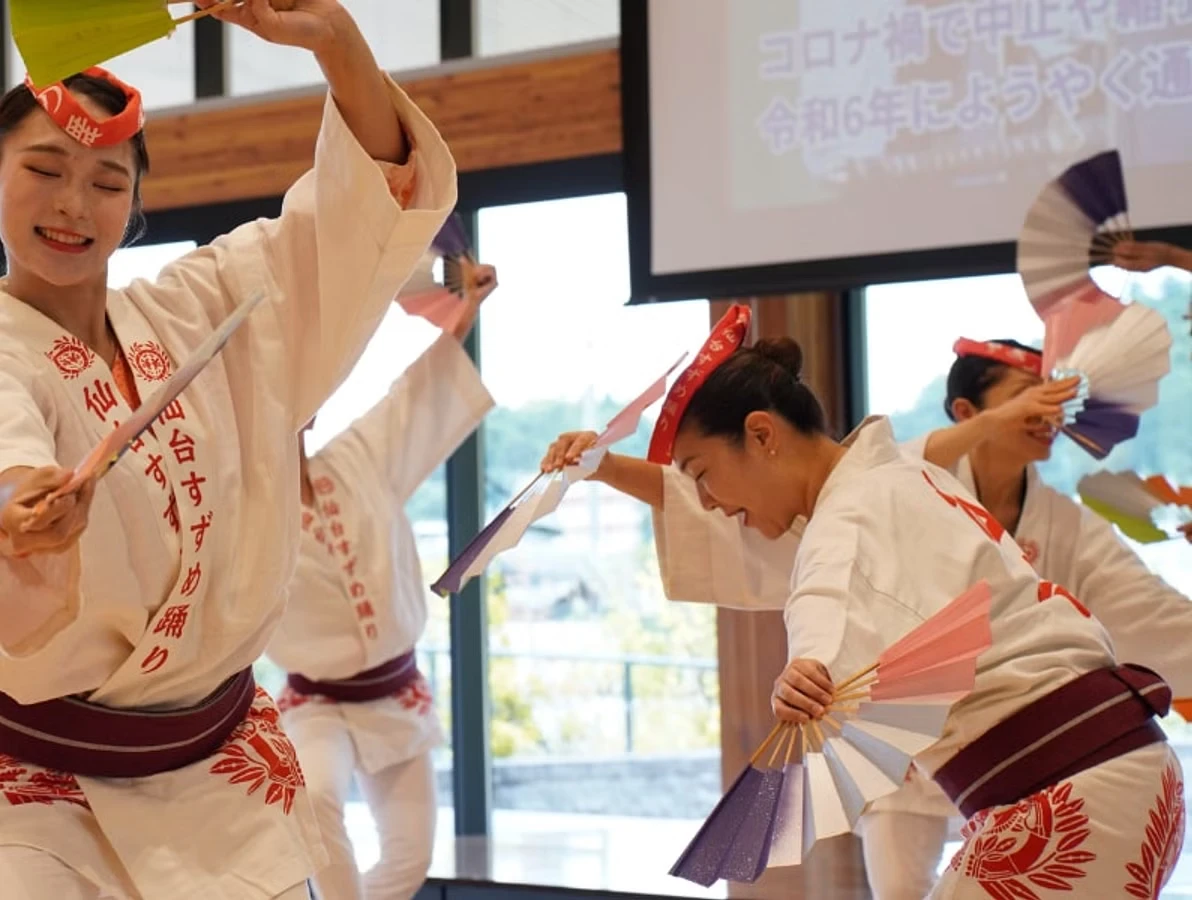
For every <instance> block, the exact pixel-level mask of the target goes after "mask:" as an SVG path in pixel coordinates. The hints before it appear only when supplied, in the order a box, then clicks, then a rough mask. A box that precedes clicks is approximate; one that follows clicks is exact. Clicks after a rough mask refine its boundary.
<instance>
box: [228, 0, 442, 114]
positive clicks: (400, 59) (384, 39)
mask: <svg viewBox="0 0 1192 900" xmlns="http://www.w3.org/2000/svg"><path fill="white" fill-rule="evenodd" d="M342 3H343V5H344V6H345V7H346V8H347V9H348V10H349V11H350V12H351V13H352V16H353V17H354V18H355V19H356V24H357V25H359V26H360V31H361V32H362V33H363V34H364V37H365V39H367V41H368V43H369V46H371V47H372V51H373V53H374V54H375V55H376V57H377V62H378V63H379V64H380V66H381V68H383V69H386V70H387V71H391V72H394V71H404V70H408V69H417V68H421V67H423V66H432V65H435V64H436V63H438V62H439V0H342ZM226 34H227V41H228V52H229V54H230V61H229V79H228V93H229V94H232V95H236V96H241V95H244V94H259V93H265V92H267V91H278V90H284V89H287V88H295V87H306V86H309V85H315V84H322V83H323V73H322V71H321V70H320V69H319V64H318V63H317V62H316V61H315V58H314V55H313V54H311V53H310V52H309V51H306V50H302V49H299V48H297V47H282V46H279V45H277V44H270V43H268V42H267V41H263V40H261V39H260V38H258V37H257V36H256V35H254V34H252V33H251V32H249V31H246V30H245V29H243V28H235V27H229V28H228V29H227V31H226Z"/></svg>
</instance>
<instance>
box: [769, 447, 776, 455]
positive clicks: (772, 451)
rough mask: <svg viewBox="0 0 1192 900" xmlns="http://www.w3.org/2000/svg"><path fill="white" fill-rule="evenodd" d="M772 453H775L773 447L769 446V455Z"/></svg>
mask: <svg viewBox="0 0 1192 900" xmlns="http://www.w3.org/2000/svg"><path fill="white" fill-rule="evenodd" d="M774 453H775V451H774V448H773V447H771V448H770V455H771V456H773V455H774Z"/></svg>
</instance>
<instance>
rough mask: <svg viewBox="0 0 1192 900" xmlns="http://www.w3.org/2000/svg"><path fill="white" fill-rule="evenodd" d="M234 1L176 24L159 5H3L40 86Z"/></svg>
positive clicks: (107, 1)
mask: <svg viewBox="0 0 1192 900" xmlns="http://www.w3.org/2000/svg"><path fill="white" fill-rule="evenodd" d="M239 2H240V0H222V2H220V3H216V4H214V5H213V6H209V7H207V8H206V9H200V10H196V11H195V12H192V13H190V14H188V15H185V16H181V17H179V18H177V19H175V18H173V17H172V16H171V15H170V13H169V10H168V9H167V6H169V5H171V4H169V3H166V2H163V0H9V3H8V11H9V21H10V23H11V25H12V37H13V41H14V42H15V43H16V45H17V48H18V49H19V50H20V51H21V58H22V59H23V60H24V61H25V67H26V68H27V69H28V71H29V77H30V78H31V79H32V80H33V83H34V84H35V85H37V86H38V87H45V86H46V85H50V84H53V83H54V82H57V81H61V80H62V79H63V78H66V77H68V76H70V75H74V74H75V73H76V72H81V71H83V70H84V69H87V68H89V67H91V66H95V65H99V64H100V63H103V62H106V61H107V60H109V59H112V58H113V57H116V56H119V55H120V54H122V53H127V52H128V51H130V50H135V49H136V48H137V47H141V46H144V45H145V44H148V43H151V42H153V41H156V40H158V39H159V38H163V37H166V36H167V35H169V34H170V33H172V32H173V31H174V29H175V28H177V27H178V26H179V25H181V24H182V23H184V22H190V21H193V20H194V19H200V18H202V17H203V16H207V15H210V14H211V13H213V12H218V11H220V10H222V9H227V8H228V7H230V6H234V5H236V4H237V3H239ZM270 3H271V5H272V6H273V8H274V9H279V10H280V9H292V8H293V6H294V0H270ZM172 5H175V6H177V5H179V4H177V3H174V4H172Z"/></svg>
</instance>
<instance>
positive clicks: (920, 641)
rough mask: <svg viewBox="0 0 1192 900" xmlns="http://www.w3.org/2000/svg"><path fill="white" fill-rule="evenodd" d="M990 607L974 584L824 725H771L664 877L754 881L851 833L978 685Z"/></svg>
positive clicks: (906, 640)
mask: <svg viewBox="0 0 1192 900" xmlns="http://www.w3.org/2000/svg"><path fill="white" fill-rule="evenodd" d="M990 602H991V594H990V590H989V585H988V584H987V583H985V582H984V581H982V582H979V583H978V584H976V585H974V586H973V587H972V588H970V589H969V590H968V591H966V592H965V593H963V594H961V595H960V596H959V597H957V598H956V599H955V600H953V601H952V602H951V603H949V604H948V605H947V606H945V607H944V608H943V609H941V610H940V611H939V612H938V613H936V614H935V615H934V616H932V617H931V618H930V619H928V620H927V621H926V622H924V623H923V624H922V625H920V626H919V627H918V628H916V629H914V630H913V631H911V632H910V633H909V634H907V635H906V636H904V637H903V638H902V639H901V640H899V641H897V642H896V643H894V644H893V645H891V646H890V647H889V648H887V649H886V650H885V651H884V652H883V653H882V654H881V655H880V656H879V657H878V659H877V661H876V662H875V663H874V664H873V665H871V666H868V667H867V668H865V669H864V670H862V671H860V672H858V673H856V674H855V675H853V676H852V677H851V678H847V679H845V680H844V681H842V682H840V683H839V684H838V685H836V688H835V696H834V699H833V701H832V703H831V704H830V705H829V706H828V709H827V712H826V714H825V715H824V717H823V718H822V719H820V720H819V721H814V722H811V723H810V724H808V725H802V726H793V725H789V724H785V723H784V724H780V725H777V726H775V728H774V730H773V731H771V732H770V736H769V737H768V738H767V739H766V740H765V742H763V743H762V745H761V746H760V747H758V748H757V750H756V751H755V753H754V754H753V757H752V758H751V759H750V762H749V765H748V766H746V767H745V769H744V771H742V772H741V774H740V775H739V776H738V777H737V780H736V781H735V782H734V783H733V785H732V787H730V788H729V790H728V791H727V792H726V793H725V795H724V797H723V798H722V799H721V801H720V803H718V804H717V805H716V808H715V809H714V810H713V811H712V813H711V815H709V817H708V819H707V821H705V822H704V824H703V826H702V827H701V828H700V829H699V831H698V832H697V833H696V835H695V837H694V838H693V839H692V841H691V843H690V844H689V845H688V846H687V848H686V849H685V850H684V851H683V854H682V855H681V856H680V857H679V859H678V860H677V861H676V862H675V864H674V866H673V867H672V868H671V870H670V874H672V875H675V876H677V877H679V878H684V879H686V880H688V881H693V882H695V883H696V884H700V885H704V886H710V885H712V884H714V883H715V882H716V880H717V879H720V878H724V879H726V880H731V881H743V882H753V881H756V880H757V879H758V878H759V877H761V874H762V873H763V872H764V871H765V870H766V869H767V868H777V867H781V866H793V865H799V864H800V863H801V862H802V861H803V859H804V857H805V856H806V855H807V853H808V852H809V851H810V850H811V847H812V845H813V844H814V843H815V842H816V841H817V840H820V839H822V838H828V837H833V836H835V835H839V834H845V833H846V832H848V831H850V830H852V828H853V826H854V825H856V823H857V820H858V819H859V818H860V816H861V813H862V811H863V810H864V808H865V806H866V805H867V804H868V803H871V802H872V801H874V800H877V799H879V798H880V797H884V796H886V795H888V794H891V793H893V792H894V791H896V790H898V789H899V787H901V786H902V784H903V782H904V780H905V778H906V775H907V772H908V771H909V768H910V766H911V765H912V764H913V761H914V757H915V756H916V755H918V754H920V753H922V752H923V751H924V750H926V749H927V748H928V747H930V746H931V745H932V744H934V743H936V742H937V741H938V740H939V738H940V736H941V735H942V734H943V731H944V723H945V722H946V720H947V718H948V714H949V712H950V711H951V708H952V706H953V705H954V704H955V703H956V701H958V700H960V699H961V698H962V697H964V696H965V695H967V694H968V693H969V692H970V691H971V690H972V689H973V684H974V681H975V679H976V670H977V657H978V656H980V655H981V653H983V652H984V651H985V650H987V649H988V648H989V647H990V645H991V644H992V642H993V637H992V634H991V631H990V624H989V607H990Z"/></svg>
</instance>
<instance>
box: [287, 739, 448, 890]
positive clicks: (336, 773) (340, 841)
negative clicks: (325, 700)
mask: <svg viewBox="0 0 1192 900" xmlns="http://www.w3.org/2000/svg"><path fill="white" fill-rule="evenodd" d="M287 731H288V732H289V734H290V737H291V739H292V740H293V741H294V746H295V747H297V749H298V759H299V760H300V761H301V763H302V771H303V774H304V775H305V776H306V787H307V791H308V792H309V794H310V799H311V802H312V803H314V807H315V817H316V818H317V819H318V822H319V829H320V830H321V831H322V835H323V844H324V846H326V848H327V854H328V856H330V857H331V863H330V865H328V866H327V867H326V868H325V869H323V870H322V871H320V872H318V873H317V874H316V875H315V879H314V881H315V890H316V892H317V894H318V896H319V898H320V900H361V898H365V897H366V898H368V900H409V898H411V897H413V896H414V894H416V893H417V892H418V889H419V888H420V887H421V886H422V884H423V882H424V881H426V872H427V870H428V869H429V868H430V860H431V852H432V850H433V849H434V838H435V819H436V816H437V806H436V803H435V773H434V767H433V766H432V765H431V760H430V754H429V753H424V754H422V755H421V756H416V757H414V759H411V760H409V761H408V762H404V763H401V764H399V765H396V766H390V767H389V768H387V769H382V770H381V771H380V772H377V773H375V774H373V775H369V774H366V773H365V772H364V771H362V770H361V769H360V768H359V763H358V760H357V758H356V747H355V745H354V744H353V743H352V736H351V735H350V734H349V733H348V729H347V725H346V723H344V722H343V720H342V719H339V718H335V719H332V718H330V717H322V716H320V717H318V718H312V719H309V720H307V721H303V722H301V723H295V724H294V726H293V727H291V726H289V725H287ZM353 775H354V776H355V777H356V781H357V783H358V784H359V785H360V790H361V792H362V793H363V794H364V799H365V801H366V802H367V803H368V808H369V812H371V813H372V817H373V821H374V822H375V823H376V826H377V836H378V837H379V839H380V848H381V854H380V859H379V860H378V862H377V864H376V865H375V866H373V868H372V869H370V870H369V871H368V873H367V874H366V875H365V877H364V884H363V890H362V889H361V879H360V876H359V873H358V870H357V868H356V858H355V854H354V853H353V851H352V842H351V840H350V839H349V838H348V831H347V828H346V827H345V825H344V804H345V803H346V802H347V799H348V792H349V790H350V789H351V785H352V777H353Z"/></svg>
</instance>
